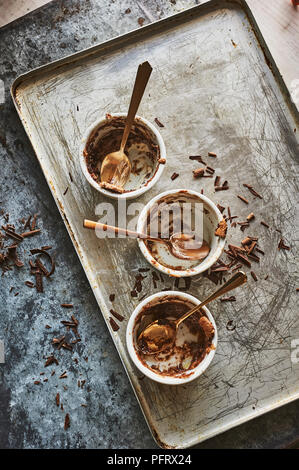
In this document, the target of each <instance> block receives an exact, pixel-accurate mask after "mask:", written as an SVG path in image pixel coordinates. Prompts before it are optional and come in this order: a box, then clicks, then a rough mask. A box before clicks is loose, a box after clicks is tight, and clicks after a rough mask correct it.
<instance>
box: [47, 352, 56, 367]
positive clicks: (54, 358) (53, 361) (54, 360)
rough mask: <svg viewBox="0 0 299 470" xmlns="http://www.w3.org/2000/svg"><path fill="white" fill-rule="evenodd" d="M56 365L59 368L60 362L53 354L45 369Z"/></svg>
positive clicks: (48, 358) (48, 359)
mask: <svg viewBox="0 0 299 470" xmlns="http://www.w3.org/2000/svg"><path fill="white" fill-rule="evenodd" d="M54 363H55V364H56V365H57V366H58V365H59V362H58V360H57V359H56V357H55V356H53V354H52V355H51V356H49V357H47V360H46V362H45V367H48V366H50V365H51V364H54Z"/></svg>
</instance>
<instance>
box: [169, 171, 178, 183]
mask: <svg viewBox="0 0 299 470" xmlns="http://www.w3.org/2000/svg"><path fill="white" fill-rule="evenodd" d="M178 176H179V173H176V172H174V173H172V175H171V177H170V178H171V179H172V181H173V180H175V179H176V178H177V177H178Z"/></svg>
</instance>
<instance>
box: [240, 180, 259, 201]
mask: <svg viewBox="0 0 299 470" xmlns="http://www.w3.org/2000/svg"><path fill="white" fill-rule="evenodd" d="M243 186H244V187H245V188H247V189H249V191H250V192H251V194H253V195H254V196H256V197H258V198H260V199H263V198H262V196H261V195H260V194H259V193H257V192H256V191H255V189H253V187H252V186H251V185H250V184H246V183H244V184H243Z"/></svg>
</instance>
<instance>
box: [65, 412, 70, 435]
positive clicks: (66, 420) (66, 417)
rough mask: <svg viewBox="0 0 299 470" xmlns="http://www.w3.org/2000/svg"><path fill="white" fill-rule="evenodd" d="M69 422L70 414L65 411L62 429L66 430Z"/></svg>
mask: <svg viewBox="0 0 299 470" xmlns="http://www.w3.org/2000/svg"><path fill="white" fill-rule="evenodd" d="M70 424H71V420H70V415H69V414H68V413H67V414H66V415H65V418H64V430H65V431H66V430H67V429H68V428H69V427H70Z"/></svg>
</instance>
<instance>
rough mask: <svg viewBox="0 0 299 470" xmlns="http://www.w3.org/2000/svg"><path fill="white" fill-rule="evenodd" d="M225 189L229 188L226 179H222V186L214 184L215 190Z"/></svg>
mask: <svg viewBox="0 0 299 470" xmlns="http://www.w3.org/2000/svg"><path fill="white" fill-rule="evenodd" d="M227 189H229V186H228V182H227V181H224V183H223V185H222V186H215V191H226V190H227Z"/></svg>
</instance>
